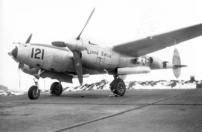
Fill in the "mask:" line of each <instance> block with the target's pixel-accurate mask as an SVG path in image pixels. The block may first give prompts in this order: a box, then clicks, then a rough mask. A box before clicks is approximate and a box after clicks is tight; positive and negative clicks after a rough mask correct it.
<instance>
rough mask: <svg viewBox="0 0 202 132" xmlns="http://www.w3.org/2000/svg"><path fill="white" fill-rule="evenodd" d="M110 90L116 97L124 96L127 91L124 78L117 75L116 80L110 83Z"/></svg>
mask: <svg viewBox="0 0 202 132" xmlns="http://www.w3.org/2000/svg"><path fill="white" fill-rule="evenodd" d="M110 90H111V91H112V93H113V94H114V96H115V97H117V96H124V94H125V92H126V85H125V83H124V81H123V80H122V79H120V78H118V77H116V76H115V77H114V80H113V81H112V82H111V84H110Z"/></svg>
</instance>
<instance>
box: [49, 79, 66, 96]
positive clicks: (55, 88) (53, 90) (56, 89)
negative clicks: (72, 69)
mask: <svg viewBox="0 0 202 132" xmlns="http://www.w3.org/2000/svg"><path fill="white" fill-rule="evenodd" d="M62 91H63V88H62V85H61V83H60V82H54V83H53V84H52V85H51V87H50V94H51V95H55V96H60V95H61V94H62Z"/></svg>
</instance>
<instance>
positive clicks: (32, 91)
mask: <svg viewBox="0 0 202 132" xmlns="http://www.w3.org/2000/svg"><path fill="white" fill-rule="evenodd" d="M39 96H40V90H39V89H38V87H37V86H36V85H34V86H31V87H30V88H29V90H28V97H29V99H31V100H34V99H38V98H39Z"/></svg>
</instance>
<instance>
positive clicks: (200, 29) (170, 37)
mask: <svg viewBox="0 0 202 132" xmlns="http://www.w3.org/2000/svg"><path fill="white" fill-rule="evenodd" d="M201 35H202V24H198V25H194V26H190V27H186V28H182V29H178V30H175V31H171V32H167V33H163V34H160V35H155V36H152V37H148V38H144V39H140V40H137V41H132V42H128V43H124V44H119V45H116V46H114V47H113V48H112V49H113V51H115V52H118V53H120V54H123V55H127V56H132V57H139V56H142V55H146V54H148V53H151V52H154V51H157V50H161V49H163V48H166V47H169V46H172V45H176V44H178V43H180V42H183V41H186V40H189V39H192V38H195V37H198V36H201Z"/></svg>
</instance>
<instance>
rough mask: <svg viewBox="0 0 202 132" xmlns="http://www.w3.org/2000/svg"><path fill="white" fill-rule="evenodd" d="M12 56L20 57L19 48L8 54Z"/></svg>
mask: <svg viewBox="0 0 202 132" xmlns="http://www.w3.org/2000/svg"><path fill="white" fill-rule="evenodd" d="M8 54H9V55H10V56H13V57H14V58H17V55H18V47H15V48H14V49H13V50H12V51H11V52H9V53H8Z"/></svg>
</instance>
